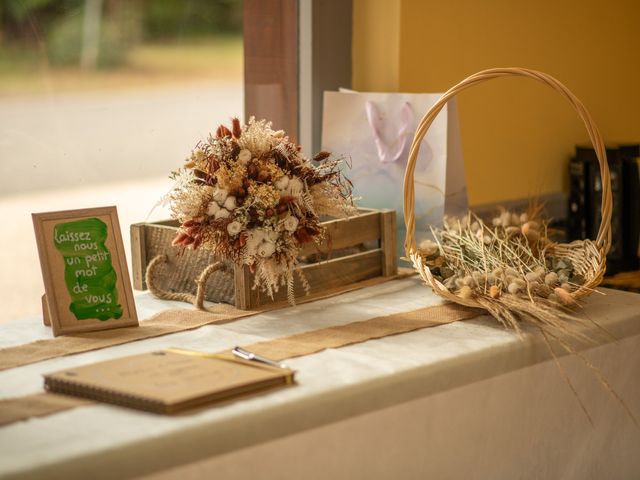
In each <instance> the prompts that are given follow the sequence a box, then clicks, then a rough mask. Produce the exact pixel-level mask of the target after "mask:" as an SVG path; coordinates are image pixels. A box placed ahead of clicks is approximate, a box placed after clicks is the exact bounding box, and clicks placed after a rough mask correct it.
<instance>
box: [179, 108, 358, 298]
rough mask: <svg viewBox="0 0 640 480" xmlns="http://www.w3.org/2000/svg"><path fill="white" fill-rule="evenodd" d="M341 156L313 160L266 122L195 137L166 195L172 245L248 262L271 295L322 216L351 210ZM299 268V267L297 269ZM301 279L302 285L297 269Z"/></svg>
mask: <svg viewBox="0 0 640 480" xmlns="http://www.w3.org/2000/svg"><path fill="white" fill-rule="evenodd" d="M342 163H343V162H342V159H332V158H331V156H330V154H329V153H327V152H320V153H319V154H317V155H316V156H315V157H314V158H313V162H312V161H311V160H309V159H307V158H306V157H304V156H303V155H302V153H301V148H300V146H299V145H297V144H295V143H293V142H291V141H290V140H289V138H288V137H287V136H286V135H285V133H284V132H283V131H282V130H279V131H274V130H272V128H271V123H270V122H267V121H265V120H260V121H256V120H255V119H254V118H253V117H252V118H251V119H250V120H249V123H248V124H246V125H241V124H240V121H239V120H238V119H237V118H234V119H233V120H232V126H231V129H229V128H227V127H225V126H224V125H221V126H220V127H219V128H218V129H217V131H216V134H215V135H210V136H209V138H208V140H207V141H206V142H200V143H198V144H197V146H196V148H195V149H194V150H193V151H192V152H191V156H190V158H188V159H187V161H186V163H185V164H184V166H183V167H182V168H180V169H179V170H177V171H176V172H174V173H173V178H174V180H175V185H174V187H173V189H172V191H171V192H170V193H169V203H170V208H171V213H172V216H173V218H174V219H177V220H178V221H179V222H180V228H179V230H178V233H177V235H176V237H175V239H174V240H173V245H176V246H184V247H191V248H193V249H196V248H204V249H208V250H210V251H212V252H214V253H215V254H216V256H217V257H218V258H220V259H221V260H229V261H232V262H235V263H237V264H244V265H248V266H249V268H250V269H251V271H252V272H254V273H255V285H254V288H260V289H261V290H262V291H264V292H266V293H267V294H268V295H270V296H273V293H274V292H277V291H278V290H279V288H280V287H281V286H284V285H286V286H287V293H288V298H289V301H290V302H292V303H293V301H294V297H293V282H294V272H295V271H296V266H297V265H298V255H299V253H300V250H301V248H302V246H303V245H304V244H306V243H310V242H313V243H315V244H320V243H321V242H322V240H323V239H324V235H325V231H324V229H323V227H322V226H321V225H320V218H321V216H331V217H345V216H350V215H354V214H356V207H355V206H354V204H353V200H352V196H351V183H350V182H349V181H348V180H347V179H346V178H344V177H343V176H342V173H341V171H340V167H341V164H342ZM298 272H300V271H299V270H298ZM300 279H301V281H302V282H303V285H305V288H306V289H308V285H307V284H306V280H305V279H304V277H303V276H302V274H301V272H300Z"/></svg>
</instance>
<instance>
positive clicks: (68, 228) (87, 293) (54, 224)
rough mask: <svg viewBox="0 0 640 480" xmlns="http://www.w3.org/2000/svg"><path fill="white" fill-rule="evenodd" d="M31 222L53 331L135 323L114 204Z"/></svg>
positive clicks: (42, 216) (41, 215)
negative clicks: (34, 231)
mask: <svg viewBox="0 0 640 480" xmlns="http://www.w3.org/2000/svg"><path fill="white" fill-rule="evenodd" d="M33 221H34V227H35V230H36V240H37V243H38V253H39V255H40V264H41V267H42V274H43V278H44V283H45V291H46V293H45V297H46V301H45V302H43V308H44V309H45V312H44V317H45V319H47V317H48V318H49V319H50V323H51V326H52V327H53V333H54V335H60V334H66V333H75V332H83V331H91V330H104V329H109V328H118V327H127V326H135V325H138V319H137V315H136V310H135V303H134V300H133V292H132V290H131V283H130V280H129V273H128V269H127V264H126V260H125V255H124V248H123V245H122V237H121V233H120V226H119V223H118V216H117V212H116V209H115V207H103V208H92V209H83V210H69V211H65V212H47V213H37V214H33Z"/></svg>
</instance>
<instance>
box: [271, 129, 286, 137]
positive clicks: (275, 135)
mask: <svg viewBox="0 0 640 480" xmlns="http://www.w3.org/2000/svg"><path fill="white" fill-rule="evenodd" d="M273 136H274V137H275V138H282V137H284V130H276V131H275V132H273Z"/></svg>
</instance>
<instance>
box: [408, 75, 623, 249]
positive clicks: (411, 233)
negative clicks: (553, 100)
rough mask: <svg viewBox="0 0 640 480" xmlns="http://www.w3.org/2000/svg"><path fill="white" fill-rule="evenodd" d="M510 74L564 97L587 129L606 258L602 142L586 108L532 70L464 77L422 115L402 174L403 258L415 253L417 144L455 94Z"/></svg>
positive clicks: (607, 197) (608, 202)
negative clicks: (599, 181) (598, 189)
mask: <svg viewBox="0 0 640 480" xmlns="http://www.w3.org/2000/svg"><path fill="white" fill-rule="evenodd" d="M510 75H514V76H521V77H529V78H533V79H534V80H538V81H540V82H542V83H544V84H546V85H548V86H549V87H551V88H553V89H554V90H556V91H557V92H559V93H560V94H561V95H562V96H563V97H564V98H566V99H567V100H568V101H569V103H571V105H572V106H573V108H574V109H575V110H576V111H577V112H578V115H580V118H581V119H582V121H583V123H584V125H585V127H586V128H587V133H588V134H589V138H590V140H591V143H592V145H593V147H594V149H595V151H596V156H597V157H598V163H599V164H600V175H601V177H602V206H601V209H602V221H601V222H600V229H599V230H598V236H597V238H596V246H597V247H598V248H599V249H600V250H601V251H602V252H603V256H606V254H607V252H608V251H609V247H611V208H612V199H611V178H610V176H609V166H608V164H607V155H606V151H605V147H604V142H603V141H602V137H601V135H600V131H599V130H598V127H596V124H595V123H594V122H593V119H592V118H591V115H589V112H588V111H587V109H586V108H585V107H584V105H582V102H581V101H580V100H578V98H576V96H575V95H574V94H573V93H571V92H570V91H569V90H568V89H567V87H565V86H564V85H563V84H562V83H560V82H559V81H558V80H556V79H555V78H553V77H552V76H550V75H547V74H546V73H542V72H538V71H536V70H529V69H526V68H518V67H509V68H491V69H488V70H483V71H481V72H478V73H475V74H473V75H471V76H469V77H467V78H465V79H464V80H462V81H461V82H460V83H458V84H457V85H455V86H453V87H452V88H450V89H449V90H447V92H446V93H445V94H444V95H443V96H442V97H441V98H440V100H438V101H437V102H436V103H435V104H434V105H433V107H431V109H430V110H429V111H428V112H427V113H426V114H425V116H424V117H422V120H420V123H419V124H418V128H417V129H416V134H415V136H414V137H413V142H412V143H411V148H410V150H409V158H408V161H407V169H406V171H405V175H404V218H405V225H406V227H407V237H406V240H405V243H404V248H405V251H406V253H407V256H409V257H410V256H411V254H412V253H415V252H416V250H417V249H416V240H415V229H416V219H415V212H414V204H415V189H414V180H413V174H414V171H415V168H416V161H417V158H418V152H419V151H420V143H421V142H422V139H423V138H424V136H425V135H426V133H427V130H429V127H430V126H431V124H432V123H433V121H434V120H435V118H436V116H437V115H438V113H440V111H441V110H442V108H443V107H444V106H445V104H446V103H447V102H448V101H449V100H450V99H451V98H453V97H454V96H456V95H457V94H458V93H460V92H462V91H463V90H465V89H467V88H469V87H471V86H473V85H475V84H477V83H481V82H484V81H485V80H491V79H493V78H498V77H504V76H510Z"/></svg>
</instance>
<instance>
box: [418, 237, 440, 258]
mask: <svg viewBox="0 0 640 480" xmlns="http://www.w3.org/2000/svg"><path fill="white" fill-rule="evenodd" d="M438 250H439V248H438V244H437V243H436V242H434V241H433V240H429V239H426V240H423V241H421V242H420V251H421V252H422V253H423V254H424V255H426V256H427V257H430V256H431V255H435V254H436V253H437V252H438Z"/></svg>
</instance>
